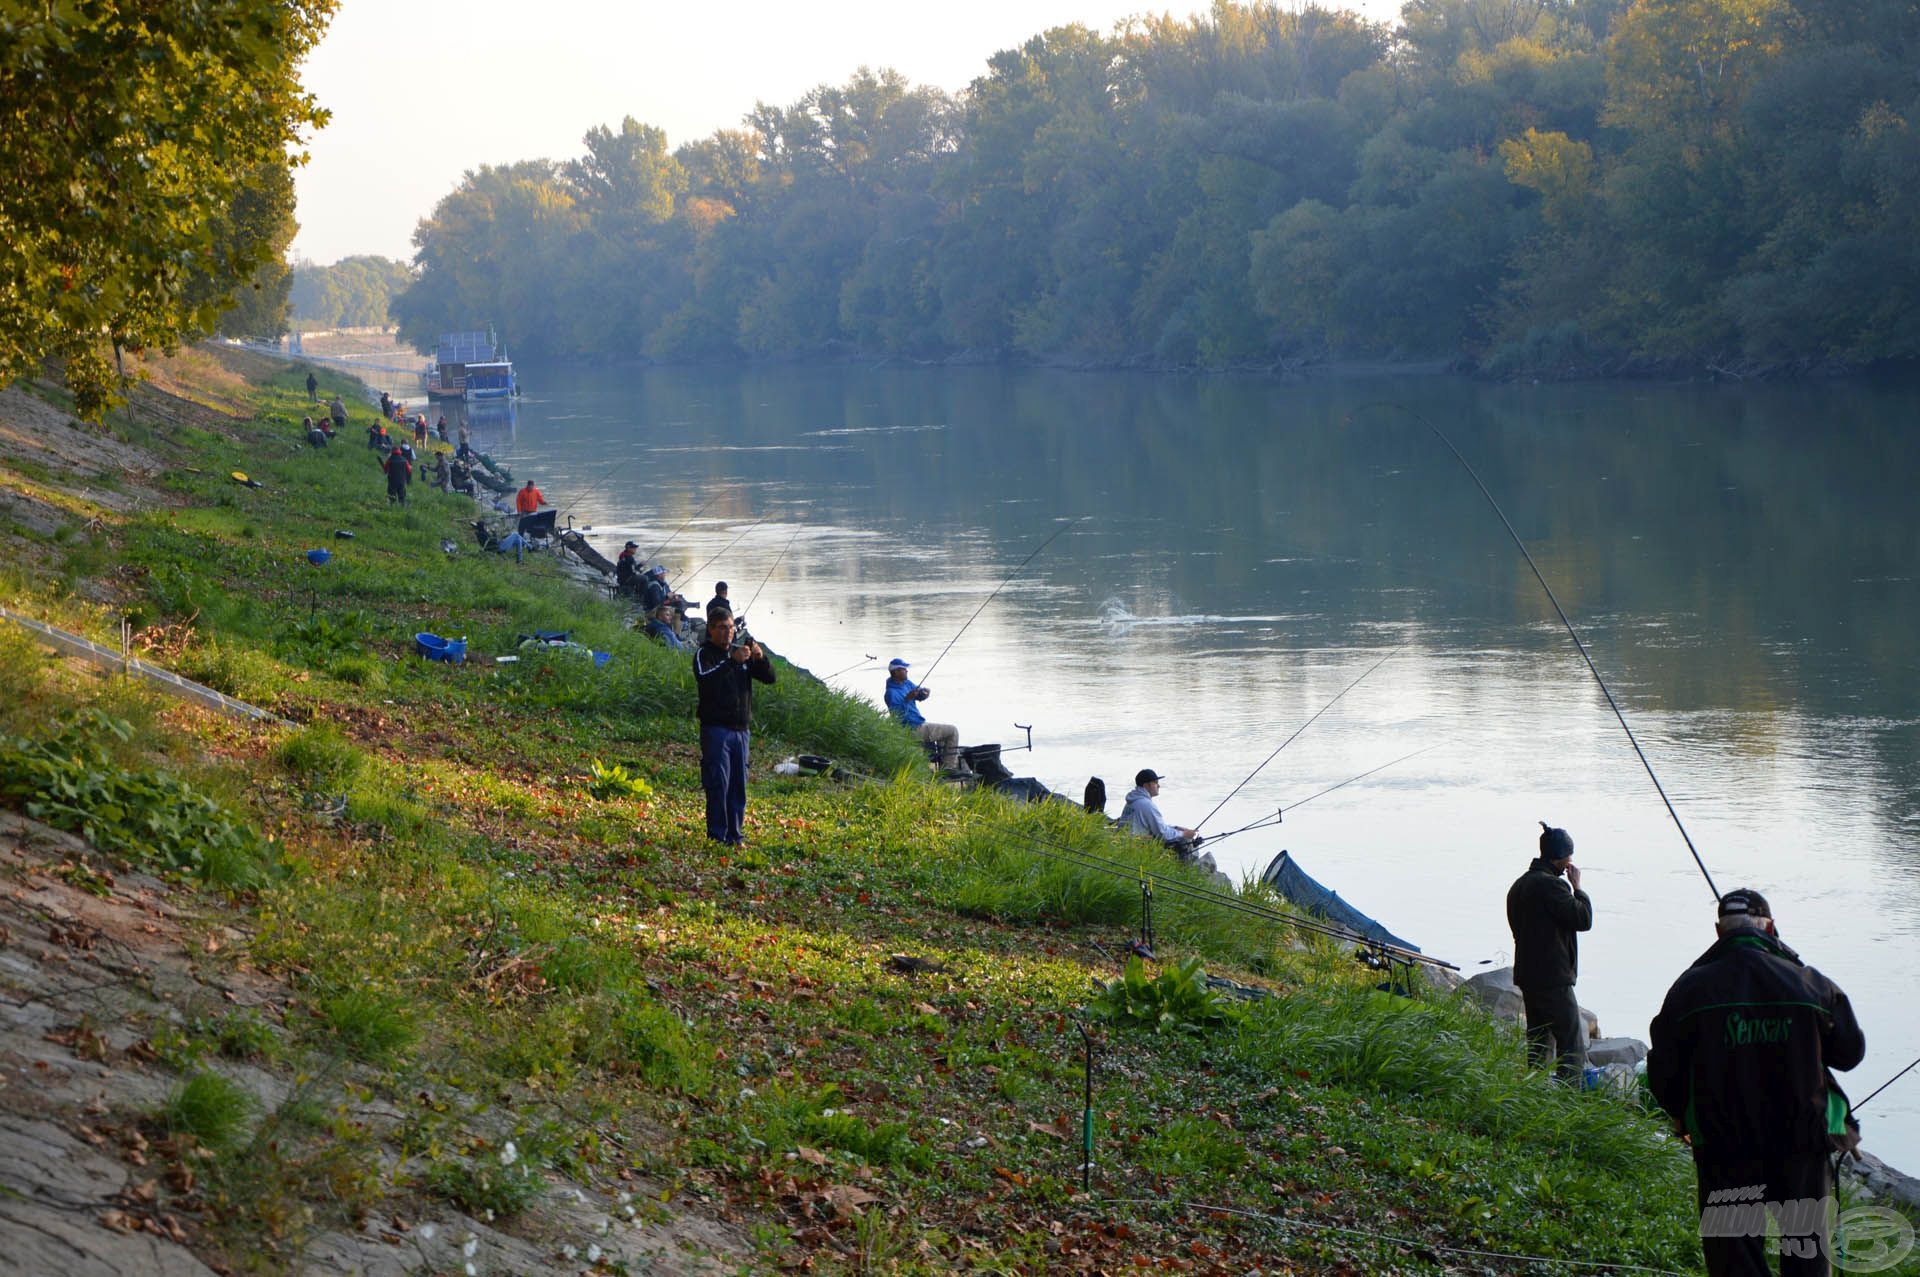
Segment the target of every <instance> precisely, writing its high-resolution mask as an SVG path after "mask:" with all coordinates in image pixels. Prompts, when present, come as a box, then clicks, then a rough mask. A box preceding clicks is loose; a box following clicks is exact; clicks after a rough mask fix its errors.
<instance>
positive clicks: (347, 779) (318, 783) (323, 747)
mask: <svg viewBox="0 0 1920 1277" xmlns="http://www.w3.org/2000/svg"><path fill="white" fill-rule="evenodd" d="M273 757H274V761H275V762H277V763H279V764H280V766H281V767H283V768H285V769H286V771H287V772H288V774H289V775H291V776H292V777H293V778H294V779H295V780H297V781H299V782H300V784H302V785H303V786H305V787H306V788H307V789H309V790H312V791H313V792H315V793H332V792H335V791H337V790H339V789H341V788H342V787H344V786H346V785H349V784H351V783H352V782H353V780H354V778H355V777H356V776H358V775H359V774H360V768H361V766H362V765H363V763H364V762H365V758H364V756H363V755H362V754H361V753H360V751H359V750H358V749H357V748H355V747H354V745H353V742H351V741H349V740H348V739H347V738H346V737H345V736H344V735H342V734H341V731H340V729H339V728H337V727H335V726H334V725H333V724H331V723H314V724H313V725H312V726H309V727H302V728H299V729H298V730H296V731H294V732H291V733H289V734H288V736H287V737H286V739H284V740H282V741H281V742H280V743H279V744H278V745H276V746H274V749H273Z"/></svg>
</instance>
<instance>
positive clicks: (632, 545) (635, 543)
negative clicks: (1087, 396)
mask: <svg viewBox="0 0 1920 1277" xmlns="http://www.w3.org/2000/svg"><path fill="white" fill-rule="evenodd" d="M620 548H621V549H623V550H638V549H639V548H640V543H639V542H638V541H629V542H627V543H626V544H625V545H623V546H621V547H620Z"/></svg>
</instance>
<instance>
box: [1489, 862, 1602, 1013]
mask: <svg viewBox="0 0 1920 1277" xmlns="http://www.w3.org/2000/svg"><path fill="white" fill-rule="evenodd" d="M1507 927H1508V928H1509V929H1510V930H1511V931H1512V932H1513V982H1514V983H1515V984H1516V985H1518V986H1520V988H1522V989H1564V988H1570V987H1572V985H1573V984H1574V983H1575V982H1576V981H1577V980H1578V979H1579V976H1580V942H1579V940H1578V939H1576V938H1575V933H1576V932H1580V931H1591V930H1593V901H1592V900H1590V899H1588V897H1587V893H1586V892H1584V891H1576V890H1575V889H1574V887H1573V885H1572V884H1571V883H1569V882H1568V881H1567V880H1566V879H1564V878H1562V877H1561V876H1560V875H1559V874H1557V873H1555V872H1554V871H1553V868H1552V866H1550V865H1549V864H1548V863H1547V862H1546V861H1545V860H1542V859H1539V858H1536V859H1535V860H1534V862H1533V863H1532V864H1531V865H1529V866H1527V871H1526V872H1525V873H1523V874H1521V875H1520V877H1519V879H1518V881H1516V882H1515V883H1514V884H1513V886H1512V887H1511V888H1509V889H1508V891H1507Z"/></svg>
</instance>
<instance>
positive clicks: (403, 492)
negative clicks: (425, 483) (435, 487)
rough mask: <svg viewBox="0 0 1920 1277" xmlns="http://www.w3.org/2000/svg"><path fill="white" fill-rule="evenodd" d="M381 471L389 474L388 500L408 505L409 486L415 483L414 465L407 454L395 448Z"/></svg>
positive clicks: (388, 455)
mask: <svg viewBox="0 0 1920 1277" xmlns="http://www.w3.org/2000/svg"><path fill="white" fill-rule="evenodd" d="M381 469H383V470H385V471H386V472H387V500H388V501H390V502H392V501H398V502H399V503H400V504H401V505H405V504H406V503H407V485H408V484H409V483H411V482H413V465H412V463H411V462H409V461H408V460H407V454H406V453H404V452H402V451H400V449H398V448H395V449H394V450H393V451H392V452H389V453H388V454H387V459H386V461H385V462H384V463H383V464H382V466H381Z"/></svg>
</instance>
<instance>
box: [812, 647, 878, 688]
mask: <svg viewBox="0 0 1920 1277" xmlns="http://www.w3.org/2000/svg"><path fill="white" fill-rule="evenodd" d="M879 659H880V658H879V657H877V656H875V655H873V653H871V652H869V653H867V655H866V658H865V659H864V660H859V661H855V662H854V663H853V664H851V665H849V666H847V668H845V669H843V670H835V671H834V672H833V673H831V674H828V675H825V676H824V677H823V680H822V681H824V680H825V679H827V678H839V677H840V676H841V675H842V674H851V673H853V672H854V671H855V670H857V669H861V668H864V667H865V666H868V665H871V664H873V663H874V662H875V661H877V660H879Z"/></svg>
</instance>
